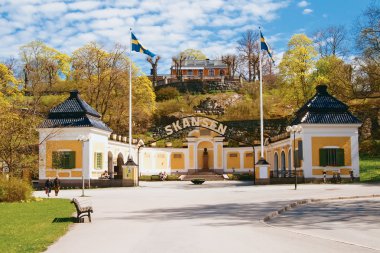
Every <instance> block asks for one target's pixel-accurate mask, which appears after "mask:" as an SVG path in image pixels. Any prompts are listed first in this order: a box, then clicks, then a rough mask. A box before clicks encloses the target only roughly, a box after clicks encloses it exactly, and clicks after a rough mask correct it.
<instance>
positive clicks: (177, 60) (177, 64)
mask: <svg viewBox="0 0 380 253" xmlns="http://www.w3.org/2000/svg"><path fill="white" fill-rule="evenodd" d="M185 59H186V57H185V56H184V55H181V54H180V55H178V56H175V57H172V61H173V63H174V69H175V72H176V76H177V79H178V80H179V81H181V82H182V65H183V62H184V61H185Z"/></svg>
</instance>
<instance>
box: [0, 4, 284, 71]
mask: <svg viewBox="0 0 380 253" xmlns="http://www.w3.org/2000/svg"><path fill="white" fill-rule="evenodd" d="M289 2H290V1H289V0H280V1H278V0H207V1H204V0H192V1H176V2H174V1H172V0H160V1H156V0H128V1H126V0H112V1H103V0H76V1H73V0H60V1H59V0H49V1H47V0H17V1H15V0H3V1H1V0H0V9H1V11H2V12H3V13H6V14H7V15H6V16H5V18H4V17H3V16H2V17H0V27H1V29H0V35H1V36H2V43H1V44H0V58H4V57H8V56H17V54H18V48H19V46H20V45H24V44H26V43H28V42H30V41H33V40H37V39H38V40H42V41H43V42H45V43H46V44H48V45H50V46H52V47H54V48H56V49H58V50H60V51H62V52H65V53H68V54H71V53H72V52H73V51H74V50H75V49H78V48H80V47H82V46H83V45H84V44H85V43H87V42H91V41H98V42H101V43H102V44H104V46H105V48H110V47H112V46H113V44H114V43H116V42H118V43H122V44H123V45H125V46H127V45H128V44H129V27H132V28H133V31H134V33H135V34H136V36H137V37H138V38H139V40H140V41H141V43H142V44H143V45H144V46H145V47H146V48H148V49H149V50H151V51H152V52H154V53H156V54H159V55H160V56H161V57H162V60H161V61H160V62H161V64H160V67H159V71H160V72H161V73H167V72H168V71H169V66H170V62H171V57H172V56H174V55H176V54H178V53H179V52H180V51H181V50H184V49H187V48H196V49H200V50H202V51H203V52H204V53H205V54H206V55H207V56H208V57H210V58H212V57H213V56H215V57H216V56H220V55H221V54H224V53H227V52H233V51H234V50H235V48H236V41H237V39H238V38H237V36H240V34H241V33H242V32H244V31H245V30H246V29H257V27H258V24H259V23H260V24H264V25H265V24H267V23H269V22H271V21H273V20H274V19H276V18H278V15H279V14H278V12H279V10H281V9H284V8H286V7H287V6H288V5H289ZM268 41H269V42H275V41H276V35H275V36H273V37H268ZM133 58H134V60H136V61H137V64H138V65H140V66H141V67H142V68H143V69H144V70H145V71H146V72H148V70H149V64H147V63H146V62H145V58H146V57H145V55H141V54H134V55H133Z"/></svg>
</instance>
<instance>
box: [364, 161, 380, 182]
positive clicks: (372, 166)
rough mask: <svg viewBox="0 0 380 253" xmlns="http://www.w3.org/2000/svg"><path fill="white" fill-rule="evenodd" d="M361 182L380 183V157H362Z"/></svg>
mask: <svg viewBox="0 0 380 253" xmlns="http://www.w3.org/2000/svg"><path fill="white" fill-rule="evenodd" d="M360 181H361V182H379V181H380V157H360Z"/></svg>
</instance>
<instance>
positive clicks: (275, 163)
mask: <svg viewBox="0 0 380 253" xmlns="http://www.w3.org/2000/svg"><path fill="white" fill-rule="evenodd" d="M273 176H274V177H278V154H277V152H276V153H274V167H273Z"/></svg>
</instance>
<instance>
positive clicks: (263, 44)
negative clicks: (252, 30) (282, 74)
mask: <svg viewBox="0 0 380 253" xmlns="http://www.w3.org/2000/svg"><path fill="white" fill-rule="evenodd" d="M260 42H261V50H266V51H267V52H268V55H269V56H270V58H271V59H272V62H273V63H274V60H273V57H272V52H271V50H270V49H269V46H268V44H267V43H266V41H265V39H264V36H263V34H262V32H261V31H260Z"/></svg>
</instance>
